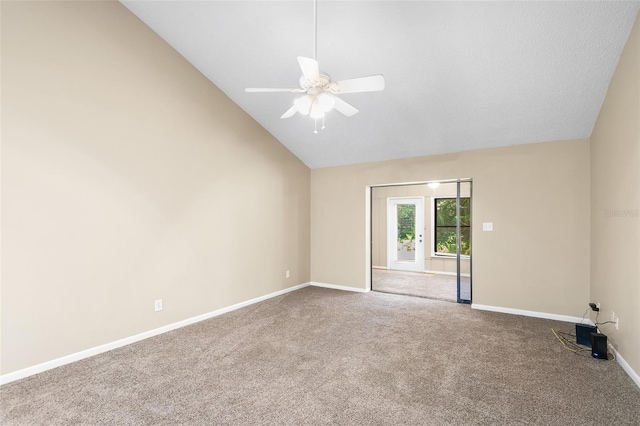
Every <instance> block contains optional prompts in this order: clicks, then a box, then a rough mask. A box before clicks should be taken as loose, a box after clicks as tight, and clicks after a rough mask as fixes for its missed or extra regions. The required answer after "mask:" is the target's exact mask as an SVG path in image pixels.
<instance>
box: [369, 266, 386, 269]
mask: <svg viewBox="0 0 640 426" xmlns="http://www.w3.org/2000/svg"><path fill="white" fill-rule="evenodd" d="M372 268H373V269H389V268H387V267H386V266H372Z"/></svg>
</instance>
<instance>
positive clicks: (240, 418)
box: [0, 287, 640, 426]
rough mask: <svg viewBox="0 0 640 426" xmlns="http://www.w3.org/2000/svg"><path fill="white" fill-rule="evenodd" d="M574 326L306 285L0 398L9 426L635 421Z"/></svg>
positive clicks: (623, 385) (634, 412) (638, 392)
mask: <svg viewBox="0 0 640 426" xmlns="http://www.w3.org/2000/svg"><path fill="white" fill-rule="evenodd" d="M552 326H553V327H559V328H561V329H563V330H570V329H571V324H567V323H560V322H555V321H549V320H542V319H536V318H526V317H519V316H512V315H506V314H499V313H493V312H483V311H474V310H472V309H471V308H470V307H469V306H465V305H458V304H453V303H446V302H440V301H434V300H429V299H423V298H415V297H406V296H397V295H391V294H385V293H377V292H370V293H367V294H360V293H350V292H343V291H338V290H327V289H320V288H313V287H309V288H305V289H302V290H298V291H295V292H292V293H288V294H286V295H284V296H280V297H277V298H273V299H270V300H267V301H264V302H261V303H259V304H256V305H252V306H249V307H246V308H243V309H240V310H237V311H234V312H231V313H228V314H225V315H222V316H220V317H216V318H212V319H210V320H207V321H203V322H200V323H198V324H194V325H192V326H189V327H185V328H182V329H179V330H175V331H173V332H170V333H166V334H164V335H161V336H157V337H154V338H151V339H147V340H145V341H142V342H139V343H137V344H133V345H129V346H126V347H123V348H119V349H116V350H114V351H111V352H108V353H105V354H101V355H98V356H95V357H92V358H89V359H86V360H83V361H80V362H77V363H74V364H70V365H67V366H64V367H60V368H57V369H54V370H50V371H48V372H45V373H41V374H39V375H37V376H33V377H30V378H27V379H24V380H21V381H18V382H14V383H10V384H8V385H5V386H2V387H1V388H0V402H1V406H0V423H1V424H2V425H3V426H8V425H80V424H82V425H103V424H108V425H176V424H182V425H213V424H232V425H263V424H274V425H275V424H277V425H304V424H308V425H311V424H344V425H394V424H397V425H473V424H476V425H497V424H500V425H502V424H508V425H514V424H529V425H531V424H535V425H591V424H593V425H595V424H597V425H603V424H606V425H638V419H640V389H638V387H637V386H636V385H635V384H634V383H633V381H632V380H631V379H630V378H629V377H628V376H627V375H626V374H625V372H624V371H623V370H622V369H621V368H620V366H619V365H618V364H617V363H616V362H613V361H601V360H595V359H593V358H591V357H590V356H588V355H576V354H573V353H571V352H568V351H565V350H564V349H562V347H561V346H560V344H559V343H558V342H557V341H556V340H555V338H554V336H553V335H552V333H551V331H550V327H552Z"/></svg>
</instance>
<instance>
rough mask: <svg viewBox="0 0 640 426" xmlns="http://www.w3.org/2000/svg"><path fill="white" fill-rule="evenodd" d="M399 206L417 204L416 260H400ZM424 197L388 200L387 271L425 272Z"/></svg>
mask: <svg viewBox="0 0 640 426" xmlns="http://www.w3.org/2000/svg"><path fill="white" fill-rule="evenodd" d="M398 204H415V206H416V231H417V232H416V234H417V235H415V238H414V240H415V259H414V260H413V261H411V260H399V259H398V215H397V212H398V209H397V206H398ZM424 247H425V241H424V197H391V198H387V269H393V270H400V271H413V272H424V253H425V250H424Z"/></svg>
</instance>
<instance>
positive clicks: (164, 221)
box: [1, 2, 310, 374]
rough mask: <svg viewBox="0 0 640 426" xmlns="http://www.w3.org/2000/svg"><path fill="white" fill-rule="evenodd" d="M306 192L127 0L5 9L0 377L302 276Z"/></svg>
mask: <svg viewBox="0 0 640 426" xmlns="http://www.w3.org/2000/svg"><path fill="white" fill-rule="evenodd" d="M309 186H310V172H309V169H308V168H307V167H306V166H305V165H303V164H302V163H301V162H300V161H299V160H298V159H296V158H295V157H294V156H293V155H292V154H291V153H290V152H289V151H287V150H286V149H285V148H284V147H283V146H282V145H281V144H279V143H278V142H277V141H276V140H275V139H274V138H273V137H271V136H270V135H269V134H268V133H267V132H266V131H265V130H264V129H263V128H261V127H260V126H259V125H258V124H257V123H255V122H254V121H253V120H252V119H251V118H250V117H249V116H247V114H245V113H244V112H243V111H242V110H241V109H240V108H239V107H238V106H236V105H235V104H234V103H233V102H231V101H230V100H229V99H228V98H227V97H226V96H225V95H224V94H223V93H222V92H221V91H220V90H218V89H217V88H216V87H215V86H214V85H212V84H211V83H210V82H209V81H208V80H207V79H206V78H205V77H203V76H202V75H201V74H200V73H199V72H198V71H196V70H195V69H194V68H193V67H192V66H191V65H189V64H188V63H187V61H186V60H185V59H184V58H182V57H181V56H180V55H179V54H177V53H176V52H175V51H174V50H173V49H172V48H171V47H169V46H168V45H167V44H166V43H165V42H164V41H163V40H162V39H160V38H159V37H158V36H157V35H156V34H155V33H153V32H152V31H151V30H150V29H149V28H148V27H146V26H145V25H144V24H143V23H142V22H141V21H139V20H138V19H137V18H136V17H135V16H134V15H132V14H131V13H130V12H129V11H128V10H127V9H126V8H124V7H123V6H122V5H121V4H119V3H117V2H92V3H86V2H16V3H13V2H2V242H1V243H2V249H3V250H2V256H3V257H2V275H1V278H2V288H1V291H2V293H1V297H2V301H1V309H2V311H1V320H2V330H1V332H2V353H1V355H2V358H1V363H2V368H1V372H2V374H6V373H10V372H13V371H16V370H18V369H22V368H25V367H29V366H33V365H35V364H38V363H41V362H43V361H48V360H52V359H54V358H57V357H60V356H64V355H68V354H71V353H75V352H77V351H81V350H84V349H87V348H91V347H94V346H96V345H100V344H104V343H108V342H112V341H115V340H117V339H121V338H124V337H128V336H132V335H135V334H137V333H141V332H144V331H148V330H151V329H154V328H157V327H161V326H163V325H166V324H170V323H173V322H176V321H179V320H183V319H186V318H190V317H193V316H195V315H199V314H203V313H206V312H210V311H213V310H216V309H218V308H222V307H226V306H230V305H232V304H234V303H238V302H242V301H246V300H249V299H251V298H255V297H258V296H263V295H266V294H269V293H272V292H275V291H278V290H281V289H285V288H288V287H292V286H294V285H296V284H300V283H304V282H308V281H309V279H310V276H309V257H310V253H309V244H310V242H309V238H310V237H309V227H310V225H309V218H310V212H309V208H310V197H309ZM287 269H288V270H291V278H290V279H285V270H287ZM160 298H162V299H163V301H164V310H163V311H161V312H159V313H154V310H153V305H154V300H155V299H160Z"/></svg>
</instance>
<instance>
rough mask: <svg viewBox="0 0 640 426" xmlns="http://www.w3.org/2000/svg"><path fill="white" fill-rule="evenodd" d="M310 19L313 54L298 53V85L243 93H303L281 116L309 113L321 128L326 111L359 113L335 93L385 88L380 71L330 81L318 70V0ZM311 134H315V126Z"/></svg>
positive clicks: (372, 90) (347, 114)
mask: <svg viewBox="0 0 640 426" xmlns="http://www.w3.org/2000/svg"><path fill="white" fill-rule="evenodd" d="M313 8H314V10H313V18H314V30H315V34H314V42H315V45H314V55H313V56H314V57H313V59H312V58H306V57H304V56H298V64H299V65H300V69H301V71H302V77H300V81H299V83H300V87H299V88H246V89H245V92H251V93H273V92H290V93H304V95H302V96H300V97H298V98H297V99H296V100H295V101H294V102H293V106H292V107H291V108H289V109H288V110H287V111H286V112H285V113H284V114H282V116H281V117H280V118H289V117H293V116H294V115H295V114H296V112H297V113H300V114H302V115H308V116H310V117H311V118H314V119H316V120H317V119H318V118H322V119H323V126H322V128H323V129H324V116H325V113H326V112H329V111H331V110H332V109H335V110H336V111H338V112H340V113H342V114H344V115H345V116H347V117H351V116H352V115H354V114H356V113H357V112H358V109H357V108H356V107H354V106H353V105H351V104H349V103H347V102H345V101H343V100H342V99H340V98H339V97H338V96H336V95H339V94H342V93H360V92H375V91H379V90H383V89H384V76H382V75H381V74H377V75H372V76H369V77H360V78H353V79H350V80H342V81H332V80H331V77H329V76H328V75H327V74H326V73H323V72H321V71H320V67H319V65H318V61H317V60H316V57H317V50H318V20H317V0H314V2H313ZM314 133H318V130H317V128H316V129H315V130H314Z"/></svg>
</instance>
